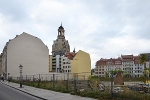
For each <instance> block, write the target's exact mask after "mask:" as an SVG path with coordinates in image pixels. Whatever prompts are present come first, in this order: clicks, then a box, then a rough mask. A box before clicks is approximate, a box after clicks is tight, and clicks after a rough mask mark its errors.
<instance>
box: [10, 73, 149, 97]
mask: <svg viewBox="0 0 150 100" xmlns="http://www.w3.org/2000/svg"><path fill="white" fill-rule="evenodd" d="M90 74H91V73H52V74H37V75H23V85H29V86H34V87H38V88H44V89H49V90H55V91H60V92H74V93H77V92H82V91H100V92H107V93H110V94H112V95H113V96H114V95H119V94H123V95H125V94H129V93H130V94H133V95H134V96H138V95H139V94H137V92H138V93H140V92H141V93H144V94H146V95H149V94H150V86H147V87H145V86H144V81H143V80H142V79H140V78H136V77H128V78H127V77H123V84H119V85H118V84H114V77H107V78H104V77H96V76H91V75H90ZM19 80H20V78H19V77H12V76H11V81H14V82H18V83H19Z"/></svg>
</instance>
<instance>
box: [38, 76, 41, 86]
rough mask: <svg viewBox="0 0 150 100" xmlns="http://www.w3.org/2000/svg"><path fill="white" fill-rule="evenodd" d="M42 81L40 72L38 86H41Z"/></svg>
mask: <svg viewBox="0 0 150 100" xmlns="http://www.w3.org/2000/svg"><path fill="white" fill-rule="evenodd" d="M40 81H41V79H40V74H39V80H38V86H40Z"/></svg>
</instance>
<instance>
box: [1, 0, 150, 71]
mask: <svg viewBox="0 0 150 100" xmlns="http://www.w3.org/2000/svg"><path fill="white" fill-rule="evenodd" d="M61 22H62V25H63V27H64V29H65V37H66V39H67V40H68V41H69V44H70V49H71V51H73V49H74V47H75V49H76V51H78V50H83V51H85V52H87V53H89V54H90V56H91V62H92V66H91V67H92V68H94V67H95V63H96V61H97V60H99V59H100V58H117V57H118V55H121V54H123V55H125V54H134V55H138V54H139V53H150V0H0V51H1V52H2V50H3V48H4V46H5V44H6V42H7V41H8V40H9V39H13V38H14V37H15V36H16V35H20V34H21V33H22V32H27V33H28V34H31V35H33V36H36V37H39V38H40V39H41V40H42V41H43V42H44V43H45V44H46V45H47V46H48V48H49V52H50V54H51V51H52V44H53V40H55V39H56V38H57V30H58V27H59V26H60V25H61Z"/></svg>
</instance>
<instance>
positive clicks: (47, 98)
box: [1, 81, 97, 100]
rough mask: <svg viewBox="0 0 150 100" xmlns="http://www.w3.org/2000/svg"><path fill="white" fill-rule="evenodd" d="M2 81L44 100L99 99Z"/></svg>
mask: <svg viewBox="0 0 150 100" xmlns="http://www.w3.org/2000/svg"><path fill="white" fill-rule="evenodd" d="M1 83H3V84H5V85H8V86H10V87H13V88H15V89H18V90H20V91H22V92H25V93H27V94H30V95H32V96H35V97H38V98H41V99H43V100H97V99H93V98H87V97H80V96H76V95H71V94H69V93H60V92H54V91H51V90H45V89H39V88H35V87H30V86H26V85H23V88H20V87H19V86H20V85H19V84H16V83H12V82H9V83H8V81H4V82H1Z"/></svg>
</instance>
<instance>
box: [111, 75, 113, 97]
mask: <svg viewBox="0 0 150 100" xmlns="http://www.w3.org/2000/svg"><path fill="white" fill-rule="evenodd" d="M111 96H112V97H113V72H112V73H111Z"/></svg>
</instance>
